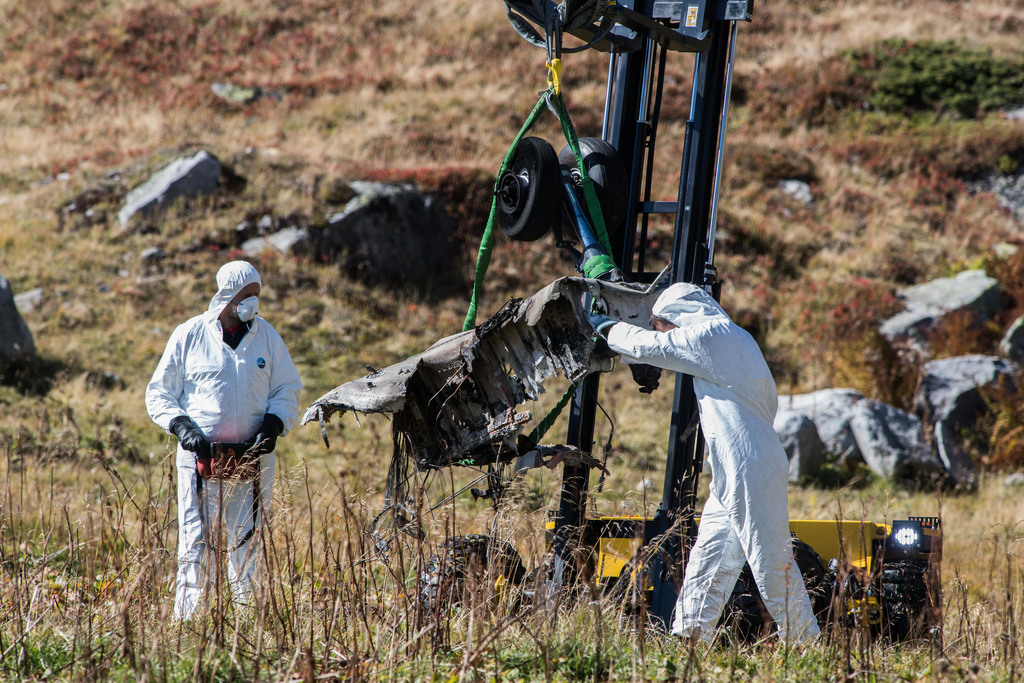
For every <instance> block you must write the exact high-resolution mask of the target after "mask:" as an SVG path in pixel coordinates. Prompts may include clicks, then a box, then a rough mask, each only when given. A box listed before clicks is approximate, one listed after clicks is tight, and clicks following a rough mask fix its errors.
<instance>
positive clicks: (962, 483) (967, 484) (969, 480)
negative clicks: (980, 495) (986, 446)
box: [932, 422, 978, 491]
mask: <svg viewBox="0 0 1024 683" xmlns="http://www.w3.org/2000/svg"><path fill="white" fill-rule="evenodd" d="M932 440H933V441H934V442H935V452H936V453H937V454H938V456H939V460H941V461H942V465H943V466H944V467H945V468H946V471H947V472H948V473H949V476H950V478H951V479H952V480H953V485H954V486H955V487H956V488H957V489H958V490H960V491H975V490H977V488H978V466H977V465H976V464H975V462H974V460H972V459H971V456H970V455H968V454H967V451H965V450H964V447H963V444H962V441H961V439H960V435H959V432H958V431H957V430H956V429H955V428H953V427H951V426H950V423H949V422H937V423H936V424H935V428H934V429H933V430H932Z"/></svg>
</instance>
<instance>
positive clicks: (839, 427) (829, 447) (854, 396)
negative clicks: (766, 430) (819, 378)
mask: <svg viewBox="0 0 1024 683" xmlns="http://www.w3.org/2000/svg"><path fill="white" fill-rule="evenodd" d="M863 398H864V395H863V394H861V393H860V392H859V391H855V390H853V389H822V390H820V391H813V392H811V393H808V394H794V395H791V396H780V397H779V413H778V415H777V416H776V418H775V425H776V428H778V426H779V425H780V424H783V423H785V421H786V420H788V419H789V417H790V415H792V414H797V415H805V416H807V417H808V418H809V419H810V420H811V421H812V422H813V423H814V426H815V427H816V429H817V432H818V437H819V438H820V439H821V441H822V443H823V444H824V447H825V451H826V453H827V456H828V458H829V459H830V460H842V461H843V462H844V463H847V464H850V463H855V462H859V461H860V459H861V456H860V450H859V449H858V447H857V441H856V439H854V438H853V432H852V431H851V430H850V411H851V410H852V408H853V406H854V405H855V404H856V403H857V402H858V401H860V400H862V399H863Z"/></svg>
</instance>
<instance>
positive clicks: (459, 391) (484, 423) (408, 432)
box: [302, 278, 655, 469]
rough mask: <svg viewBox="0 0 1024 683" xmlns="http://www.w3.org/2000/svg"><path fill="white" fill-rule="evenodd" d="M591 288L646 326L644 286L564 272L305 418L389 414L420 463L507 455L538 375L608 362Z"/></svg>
mask: <svg viewBox="0 0 1024 683" xmlns="http://www.w3.org/2000/svg"><path fill="white" fill-rule="evenodd" d="M588 289H589V290H591V291H593V292H597V293H599V294H600V295H601V296H602V298H604V300H605V301H606V302H607V304H608V306H609V308H610V309H611V313H612V315H613V316H614V317H617V318H618V319H622V320H630V321H635V322H637V323H638V324H646V321H647V317H648V316H649V315H650V307H651V305H652V304H653V302H654V296H655V295H648V294H645V293H644V290H643V288H642V287H640V286H638V285H621V284H618V285H612V284H609V283H603V282H598V281H596V280H585V279H583V278H561V279H559V280H556V281H555V282H553V283H551V284H550V285H548V286H547V287H545V288H544V289H542V290H540V291H538V292H537V293H536V294H534V295H533V296H531V297H530V298H529V299H527V300H525V301H522V300H515V299H513V300H511V301H509V302H508V303H507V304H506V305H505V306H504V307H503V308H502V309H501V310H500V311H498V312H497V313H495V314H494V315H493V316H491V317H490V318H489V319H488V320H486V321H485V322H484V323H482V324H481V325H479V326H478V327H477V328H476V329H474V330H468V331H466V332H460V333H458V334H455V335H452V336H450V337H445V338H444V339H441V340H439V341H438V342H436V343H435V344H433V345H432V346H431V347H430V348H428V349H427V350H426V351H424V352H422V353H420V354H417V355H415V356H413V357H411V358H408V359H406V360H404V361H402V362H400V363H396V364H394V365H392V366H389V367H387V368H384V369H382V370H378V371H377V372H374V373H371V374H369V375H366V376H364V377H361V378H359V379H356V380H353V381H351V382H347V383H345V384H342V385H340V386H338V387H336V388H335V389H333V390H331V391H329V392H328V393H326V394H324V395H323V396H321V397H320V398H318V399H317V400H316V401H314V402H313V404H312V405H310V407H309V408H307V409H306V412H305V414H304V415H303V418H302V424H306V423H308V422H314V421H316V422H321V423H323V422H327V421H329V420H330V418H331V417H332V416H333V415H334V414H336V413H345V412H348V411H353V412H360V413H390V414H392V415H394V421H395V425H394V428H395V430H397V431H398V432H401V435H402V437H403V439H404V440H405V446H406V447H407V448H409V449H410V450H411V452H412V455H413V460H414V462H415V464H416V466H417V467H418V468H419V469H427V468H436V467H445V466H448V465H452V464H458V463H463V462H467V461H468V462H472V463H473V464H484V463H490V462H497V461H499V460H501V461H506V460H510V459H512V458H514V457H516V455H517V454H518V453H517V448H516V443H517V438H518V435H519V434H520V433H521V432H522V431H523V429H524V428H525V426H526V425H527V423H529V422H530V420H531V419H532V416H531V414H530V413H529V412H528V411H523V412H519V411H517V407H518V406H521V405H522V404H523V403H525V402H527V401H532V400H535V399H536V398H537V397H538V396H539V394H541V393H543V392H544V386H543V383H544V381H545V380H547V379H549V378H551V377H553V376H555V375H559V374H560V375H562V376H563V377H565V378H566V379H568V380H569V381H570V382H574V381H578V380H581V379H582V378H583V377H585V376H586V375H588V374H589V373H591V372H595V371H606V370H608V369H609V368H610V365H611V358H612V356H611V354H610V353H609V352H608V351H607V348H606V347H604V345H603V344H602V345H601V347H604V348H603V350H602V349H601V348H600V347H597V345H596V344H595V342H594V334H593V331H592V329H591V328H590V325H589V323H588V322H587V320H586V316H585V315H584V313H583V308H582V304H581V301H580V300H581V297H582V295H583V293H584V292H586V291H588Z"/></svg>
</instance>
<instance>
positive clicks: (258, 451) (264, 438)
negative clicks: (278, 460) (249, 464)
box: [246, 413, 284, 455]
mask: <svg viewBox="0 0 1024 683" xmlns="http://www.w3.org/2000/svg"><path fill="white" fill-rule="evenodd" d="M283 431H284V422H281V418H279V417H278V416H277V415H274V414H273V413H267V414H266V415H264V416H263V424H262V425H260V428H259V430H257V432H256V436H254V437H253V438H252V439H251V440H250V441H248V442H246V444H247V445H249V449H248V450H247V451H246V452H247V453H249V454H250V455H262V454H263V453H272V452H273V451H274V449H275V448H277V437H278V435H280V434H281V432H283Z"/></svg>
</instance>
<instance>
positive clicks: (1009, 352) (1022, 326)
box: [999, 316, 1024, 363]
mask: <svg viewBox="0 0 1024 683" xmlns="http://www.w3.org/2000/svg"><path fill="white" fill-rule="evenodd" d="M999 353H1001V354H1003V355H1004V356H1006V357H1007V358H1009V359H1010V360H1012V361H1014V362H1016V363H1024V316H1021V317H1020V318H1017V319H1016V320H1014V321H1013V323H1012V324H1011V325H1010V327H1009V328H1008V329H1007V330H1006V334H1004V335H1003V338H1002V340H1001V341H1000V342H999Z"/></svg>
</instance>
